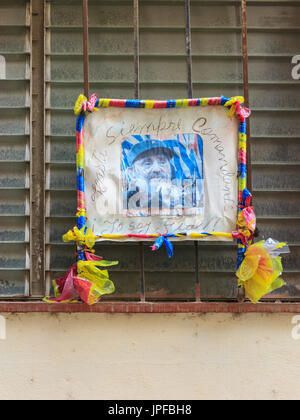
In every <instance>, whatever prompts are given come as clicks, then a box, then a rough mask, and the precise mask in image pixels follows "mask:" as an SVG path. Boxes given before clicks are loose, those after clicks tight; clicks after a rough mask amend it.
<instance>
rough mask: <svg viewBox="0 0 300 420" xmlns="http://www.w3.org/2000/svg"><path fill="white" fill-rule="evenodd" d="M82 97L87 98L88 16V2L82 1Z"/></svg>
mask: <svg viewBox="0 0 300 420" xmlns="http://www.w3.org/2000/svg"><path fill="white" fill-rule="evenodd" d="M82 26H83V70H84V95H85V96H86V97H87V98H89V96H90V86H89V15H88V0H82Z"/></svg>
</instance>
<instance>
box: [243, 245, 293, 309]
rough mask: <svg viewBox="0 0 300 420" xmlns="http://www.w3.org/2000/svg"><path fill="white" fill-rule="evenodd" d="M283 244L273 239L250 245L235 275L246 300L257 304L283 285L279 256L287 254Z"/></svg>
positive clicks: (287, 249)
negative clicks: (246, 297)
mask: <svg viewBox="0 0 300 420" xmlns="http://www.w3.org/2000/svg"><path fill="white" fill-rule="evenodd" d="M289 252H290V251H289V248H288V246H287V245H286V244H285V243H279V242H277V241H275V240H273V239H268V240H267V241H261V242H258V243H256V244H253V245H250V246H249V248H248V249H247V251H246V253H245V258H244V261H243V262H242V264H241V266H240V268H239V270H238V271H237V273H236V275H237V277H238V279H239V286H244V288H245V291H246V293H247V296H248V298H249V299H250V300H251V302H253V303H257V302H258V301H259V300H260V299H261V298H262V297H263V296H265V295H267V294H268V293H271V292H273V291H274V290H277V289H279V288H281V287H282V286H284V285H285V283H284V281H283V280H282V279H281V278H280V276H281V274H282V271H283V268H282V263H281V257H280V256H279V255H280V254H287V253H289Z"/></svg>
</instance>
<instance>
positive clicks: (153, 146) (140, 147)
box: [127, 140, 175, 166]
mask: <svg viewBox="0 0 300 420" xmlns="http://www.w3.org/2000/svg"><path fill="white" fill-rule="evenodd" d="M158 149H160V151H161V153H162V154H164V155H165V156H167V157H168V158H169V159H172V157H173V156H174V154H175V153H174V152H173V150H172V149H171V148H170V147H168V146H167V145H166V144H164V143H163V142H162V141H159V140H145V141H143V142H141V143H137V144H136V145H134V146H133V148H132V149H131V150H130V152H129V153H128V155H127V160H128V164H129V166H132V164H133V163H134V162H135V161H136V159H137V158H138V157H139V156H140V155H141V154H142V153H143V154H146V152H150V151H153V150H155V151H156V153H157V151H158Z"/></svg>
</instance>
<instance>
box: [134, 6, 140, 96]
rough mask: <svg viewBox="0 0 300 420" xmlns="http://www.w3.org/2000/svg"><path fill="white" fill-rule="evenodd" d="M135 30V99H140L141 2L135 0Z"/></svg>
mask: <svg viewBox="0 0 300 420" xmlns="http://www.w3.org/2000/svg"><path fill="white" fill-rule="evenodd" d="M133 28H134V97H135V99H139V98H140V19H139V0H133Z"/></svg>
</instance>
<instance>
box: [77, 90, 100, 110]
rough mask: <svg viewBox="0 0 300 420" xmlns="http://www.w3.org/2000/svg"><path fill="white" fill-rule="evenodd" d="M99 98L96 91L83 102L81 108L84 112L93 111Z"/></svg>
mask: <svg viewBox="0 0 300 420" xmlns="http://www.w3.org/2000/svg"><path fill="white" fill-rule="evenodd" d="M98 99H99V96H98V95H97V94H96V93H94V94H93V95H92V96H91V97H90V99H89V100H88V101H87V102H83V104H82V107H81V109H82V110H83V111H84V112H86V111H90V112H93V110H94V108H95V106H96V102H97V100H98Z"/></svg>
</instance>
